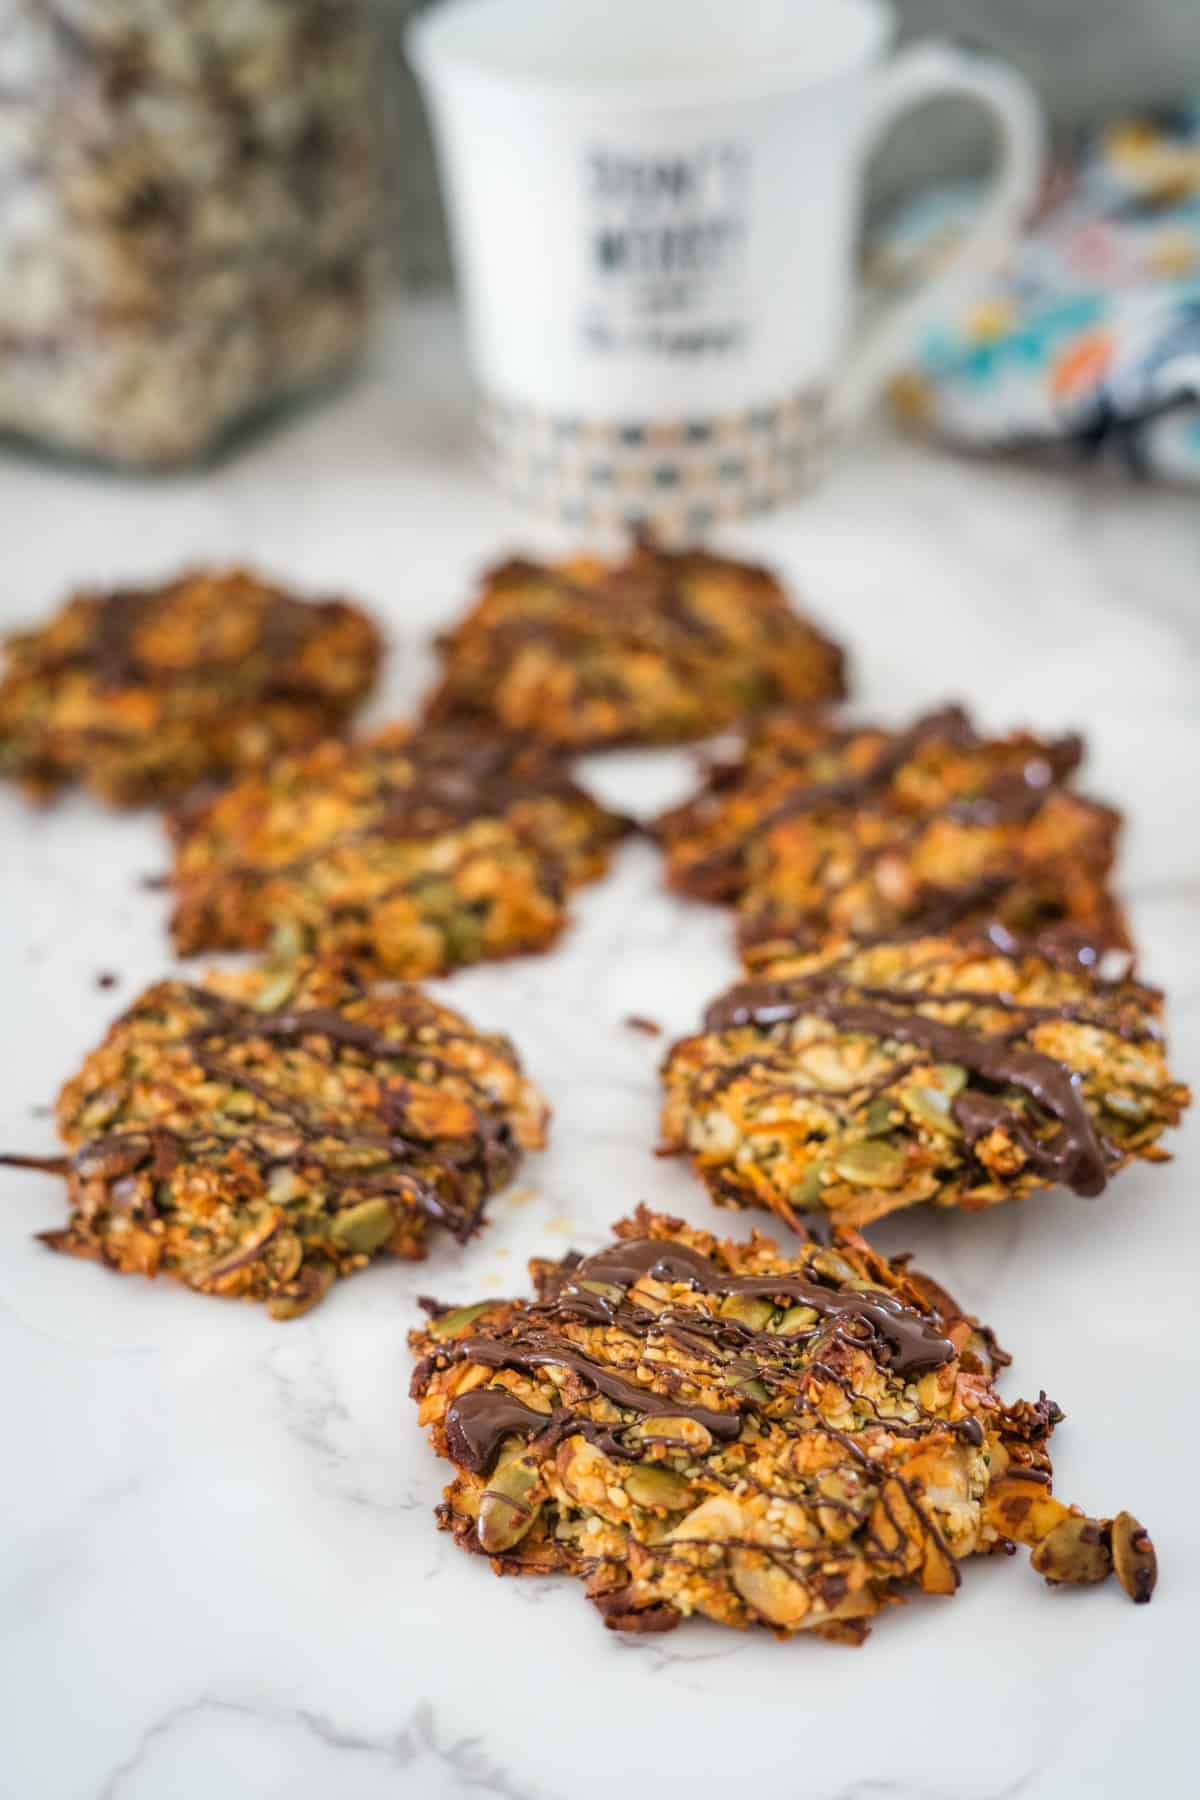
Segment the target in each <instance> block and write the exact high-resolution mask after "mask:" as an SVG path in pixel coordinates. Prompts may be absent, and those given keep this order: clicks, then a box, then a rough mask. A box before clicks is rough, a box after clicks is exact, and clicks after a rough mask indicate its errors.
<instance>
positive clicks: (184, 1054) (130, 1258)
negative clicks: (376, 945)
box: [3, 963, 547, 1319]
mask: <svg viewBox="0 0 1200 1800" xmlns="http://www.w3.org/2000/svg"><path fill="white" fill-rule="evenodd" d="M546 1118H547V1109H546V1107H545V1104H544V1103H543V1101H542V1099H541V1096H540V1095H539V1094H538V1092H537V1090H536V1089H535V1088H534V1086H533V1085H532V1083H530V1082H529V1081H527V1080H526V1079H525V1078H524V1077H523V1075H522V1073H521V1066H520V1063H519V1061H518V1059H517V1055H516V1052H515V1050H514V1049H513V1047H512V1045H511V1044H510V1043H509V1041H508V1039H507V1038H504V1037H499V1036H495V1035H491V1034H488V1033H484V1032H478V1031H476V1030H475V1029H474V1028H473V1027H472V1026H471V1025H469V1024H468V1023H467V1021H466V1020H465V1019H464V1018H462V1016H461V1015H460V1014H458V1013H455V1012H451V1011H450V1010H449V1009H448V1008H447V1007H443V1006H438V1005H437V1004H435V1002H434V1001H432V1000H430V999H428V998H427V997H426V996H425V995H424V994H422V993H420V992H419V991H418V990H417V989H415V988H410V987H396V986H388V987H383V986H379V987H375V988H366V987H364V986H362V985H361V984H360V983H358V982H357V981H355V980H354V979H353V978H352V977H351V976H350V975H348V974H347V973H346V972H345V971H342V970H338V969H335V968H333V967H331V966H329V965H325V966H321V965H314V964H301V963H295V964H293V965H292V967H291V969H290V970H289V971H288V972H287V974H286V975H284V976H279V975H271V974H269V973H267V972H266V971H264V970H261V969H251V970H243V971H239V972H238V973H237V974H226V975H221V976H216V975H213V976H210V977H209V978H208V979H207V980H206V981H205V982H204V983H203V984H202V985H192V984H189V983H187V982H183V981H164V982H160V983H159V984H158V985H157V986H155V987H152V988H150V989H148V990H147V992H146V993H144V994H143V995H142V996H141V998H140V999H139V1000H137V1001H136V1002H135V1003H134V1005H133V1006H132V1007H131V1008H130V1009H129V1011H128V1012H126V1013H125V1014H124V1015H123V1016H122V1017H121V1018H119V1019H118V1020H117V1021H116V1023H115V1024H114V1025H113V1026H112V1028H111V1030H110V1031H109V1033H108V1036H107V1037H106V1038H105V1040H104V1042H103V1043H102V1044H101V1045H100V1047H99V1048H98V1049H97V1050H95V1051H93V1052H92V1054H91V1055H90V1056H89V1057H87V1059H86V1060H85V1062H84V1064H83V1067H82V1068H81V1070H80V1071H79V1073H78V1074H77V1075H76V1076H74V1077H73V1079H72V1080H70V1081H69V1082H68V1083H67V1084H66V1086H65V1087H64V1088H63V1091H62V1093H61V1095H60V1097H59V1101H58V1126H59V1132H60V1134H61V1136H62V1139H63V1141H64V1143H65V1144H66V1146H67V1151H68V1154H67V1155H66V1156H65V1157H63V1158H61V1159H57V1160H55V1159H49V1160H48V1161H47V1162H46V1163H45V1164H44V1165H42V1166H46V1167H48V1168H49V1169H51V1170H52V1171H53V1172H56V1173H61V1174H62V1175H65V1177H66V1180H67V1188H68V1195H69V1200H70V1207H71V1216H70V1220H69V1223H68V1224H67V1225H66V1227H65V1228H64V1229H62V1230H58V1231H49V1232H45V1233H43V1240H44V1241H45V1242H46V1243H47V1244H49V1245H50V1247H51V1248H52V1249H54V1250H63V1251H66V1252H68V1253H69V1254H70V1255H73V1256H83V1257H90V1258H92V1259H94V1260H95V1261H97V1262H102V1263H106V1264H108V1266H109V1267H110V1268H114V1269H117V1270H119V1271H120V1272H121V1273H122V1274H141V1275H157V1274H160V1273H161V1274H165V1275H171V1276H173V1277H174V1278H175V1279H176V1280H178V1281H182V1282H184V1283H186V1285H187V1286H188V1287H192V1288H196V1289H198V1290H199V1291H200V1292H201V1293H205V1294H221V1295H230V1296H236V1297H239V1298H243V1299H249V1300H261V1301H265V1302H266V1306H267V1310H268V1311H269V1312H270V1313H271V1314H272V1316H273V1317H275V1318H277V1319H289V1318H293V1317H295V1316H296V1315H297V1314H298V1313H302V1312H304V1311H306V1310H307V1309H308V1308H309V1307H310V1306H312V1305H313V1304H314V1303H315V1302H316V1301H318V1300H319V1299H321V1298H322V1296H323V1295H324V1294H325V1293H326V1292H327V1291H328V1289H329V1287H330V1286H331V1285H332V1283H333V1282H334V1281H335V1280H336V1279H337V1278H338V1277H339V1276H343V1275H350V1274H353V1273H354V1272H355V1271H356V1270H358V1269H361V1268H365V1266H366V1264H367V1262H368V1261H369V1260H370V1258H371V1257H372V1256H374V1255H376V1254H377V1253H378V1252H381V1251H383V1250H389V1251H391V1252H392V1253H393V1254H394V1255H397V1256H403V1257H409V1258H417V1257H421V1256H423V1255H424V1252H425V1240H426V1236H427V1233H428V1231H429V1229H430V1226H431V1225H440V1226H443V1227H445V1228H446V1229H448V1230H449V1231H451V1232H452V1233H453V1234H454V1236H455V1237H457V1238H459V1239H460V1240H465V1239H466V1238H468V1237H469V1236H470V1235H471V1234H472V1233H473V1232H474V1231H475V1230H476V1229H477V1227H478V1226H479V1223H480V1220H481V1217H482V1213H483V1208H484V1203H485V1202H486V1200H487V1198H488V1196H489V1195H490V1194H492V1193H494V1192H495V1191H496V1190H497V1189H499V1188H501V1187H503V1186H504V1185H505V1184H506V1183H507V1182H508V1181H509V1180H510V1178H511V1176H512V1174H513V1171H514V1170H515V1168H516V1166H517V1163H518V1162H519V1160H520V1156H521V1152H522V1151H523V1150H526V1149H536V1148H538V1147H539V1146H540V1145H541V1144H542V1143H543V1141H544V1129H545V1123H546ZM3 1160H5V1161H7V1162H10V1163H17V1164H22V1163H24V1164H32V1165H33V1166H39V1164H38V1159H36V1158H32V1159H30V1158H24V1159H23V1158H20V1157H6V1158H4V1159H3Z"/></svg>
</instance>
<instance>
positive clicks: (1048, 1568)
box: [1029, 1513, 1113, 1583]
mask: <svg viewBox="0 0 1200 1800" xmlns="http://www.w3.org/2000/svg"><path fill="white" fill-rule="evenodd" d="M1029 1560H1030V1561H1031V1562H1032V1564H1033V1566H1034V1568H1035V1569H1036V1570H1037V1572H1038V1574H1039V1575H1044V1576H1045V1577H1046V1580H1047V1581H1050V1582H1054V1583H1058V1582H1065V1581H1069V1582H1089V1581H1103V1580H1104V1578H1105V1576H1106V1575H1108V1574H1109V1572H1110V1571H1111V1569H1112V1566H1113V1565H1112V1555H1111V1553H1110V1551H1109V1547H1108V1543H1107V1540H1106V1537H1105V1531H1104V1527H1103V1526H1102V1525H1101V1524H1100V1521H1099V1520H1098V1519H1085V1518H1083V1517H1082V1516H1081V1515H1080V1514H1078V1513H1072V1514H1071V1516H1070V1517H1069V1518H1066V1519H1064V1520H1063V1521H1062V1523H1061V1524H1059V1525H1056V1526H1055V1527H1054V1529H1053V1531H1051V1532H1049V1533H1048V1534H1047V1536H1045V1537H1044V1538H1043V1539H1042V1541H1041V1543H1040V1544H1038V1546H1037V1547H1036V1549H1035V1550H1034V1552H1033V1555H1032V1556H1031V1557H1030V1559H1029Z"/></svg>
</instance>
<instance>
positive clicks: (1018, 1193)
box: [663, 937, 1190, 1225]
mask: <svg viewBox="0 0 1200 1800" xmlns="http://www.w3.org/2000/svg"><path fill="white" fill-rule="evenodd" d="M1160 1013H1161V995H1159V994H1158V993H1156V992H1155V991H1154V990H1153V989H1151V988H1147V987H1143V986H1141V985H1139V984H1138V983H1136V982H1133V981H1131V980H1122V981H1105V980H1101V979H1099V978H1098V977H1096V976H1094V975H1091V974H1089V973H1087V972H1086V971H1085V970H1083V969H1081V968H1080V967H1079V966H1078V965H1077V964H1074V965H1072V964H1070V963H1060V962H1056V961H1053V960H1051V959H1050V958H1048V957H1046V956H1043V955H1041V954H1039V953H1036V952H1034V951H1031V950H1020V951H1014V952H1013V953H1011V954H1006V953H1003V952H1001V951H999V950H997V949H995V948H994V947H992V946H990V945H980V944H971V943H963V942H960V941H958V940H955V939H951V938H944V937H943V938H919V939H913V940H906V941H899V942H891V943H879V944H874V945H869V946H865V947H855V946H850V947H848V948H845V947H844V948H842V949H840V950H826V951H824V952H822V953H819V954H814V955H810V956H806V957H796V958H793V959H791V960H790V961H786V962H780V963H778V964H776V965H775V966H774V967H773V968H772V969H771V970H770V971H769V973H767V974H766V975H764V976H763V977H762V978H761V979H757V980H752V981H747V982H744V983H743V984H742V985H741V986H740V987H734V988H732V989H730V991H729V992H728V993H726V994H724V995H723V996H722V997H721V998H720V999H719V1000H717V1001H716V1002H715V1003H714V1004H713V1005H712V1006H710V1007H709V1009H708V1012H707V1014H706V1017H705V1022H704V1029H703V1031H702V1032H700V1033H699V1034H698V1035H697V1036H695V1037H690V1038H685V1039H683V1040H682V1041H681V1042H680V1043H678V1044H676V1045H675V1046H674V1048H673V1049H672V1050H671V1051H670V1052H669V1054H668V1056H667V1058H666V1061H665V1063H664V1065H663V1080H664V1084H665V1088H666V1102H665V1106H664V1111H663V1135H664V1142H665V1148H666V1149H668V1150H671V1151H686V1152H687V1153H688V1154H689V1155H690V1156H691V1157H692V1159H693V1161H694V1163H695V1165H696V1168H697V1169H698V1171H699V1172H700V1174H701V1175H702V1176H703V1178H704V1180H705V1182H706V1183H707V1185H708V1187H709V1189H710V1190H711V1192H712V1194H713V1197H714V1199H716V1200H718V1201H722V1202H725V1203H727V1204H729V1205H731V1206H759V1207H766V1208H768V1209H770V1210H771V1211H773V1212H775V1213H778V1214H779V1216H780V1217H781V1218H783V1219H786V1220H787V1221H788V1222H789V1223H790V1224H793V1225H795V1224H797V1223H798V1220H799V1217H800V1215H802V1214H805V1213H814V1214H815V1213H822V1212H825V1213H829V1214H830V1215H832V1217H833V1218H835V1219H836V1220H838V1221H839V1222H841V1223H845V1224H849V1225H863V1224H866V1223H867V1222H869V1221H870V1220H872V1219H878V1218H881V1217H882V1216H883V1215H884V1214H885V1213H890V1212H895V1211H897V1210H899V1209H900V1208H902V1207H906V1206H915V1205H917V1204H918V1203H919V1202H921V1201H926V1200H928V1201H932V1202H934V1204H936V1205H938V1206H948V1207H949V1206H953V1207H960V1208H963V1209H964V1210H968V1211H976V1210H979V1209H981V1208H983V1207H988V1206H994V1205H996V1204H997V1203H998V1202H1000V1201H1002V1200H1010V1199H1020V1198H1023V1197H1024V1196H1025V1195H1027V1194H1029V1193H1031V1192H1033V1191H1034V1190H1035V1189H1037V1188H1044V1187H1050V1186H1055V1185H1058V1184H1060V1183H1061V1184H1064V1185H1066V1186H1068V1187H1071V1188H1073V1189H1074V1190H1075V1192H1076V1193H1079V1194H1085V1195H1093V1194H1098V1193H1099V1192H1100V1191H1101V1190H1102V1189H1103V1187H1104V1186H1105V1184H1106V1183H1107V1181H1108V1178H1109V1176H1110V1175H1112V1174H1115V1173H1116V1171H1117V1170H1119V1169H1121V1168H1122V1167H1123V1166H1124V1165H1125V1164H1126V1163H1128V1162H1130V1161H1131V1160H1133V1159H1134V1158H1142V1159H1143V1160H1145V1161H1148V1162H1157V1161H1162V1160H1163V1159H1164V1156H1165V1152H1163V1151H1162V1150H1161V1149H1160V1148H1159V1146H1158V1139H1159V1138H1160V1137H1161V1135H1162V1133H1163V1131H1164V1130H1165V1129H1166V1128H1167V1127H1168V1126H1171V1125H1175V1124H1177V1123H1178V1122H1179V1118H1180V1115H1181V1113H1182V1110H1183V1108H1184V1107H1185V1106H1186V1105H1187V1103H1188V1100H1189V1098H1190V1096H1189V1094H1188V1090H1187V1089H1186V1088H1185V1087H1183V1086H1182V1085H1181V1084H1180V1083H1178V1082H1176V1081H1173V1080H1172V1079H1171V1076H1170V1074H1169V1072H1168V1069H1167V1065H1166V1059H1165V1055H1164V1050H1163V1042H1162V1036H1161V1032H1160V1029H1159V1018H1160Z"/></svg>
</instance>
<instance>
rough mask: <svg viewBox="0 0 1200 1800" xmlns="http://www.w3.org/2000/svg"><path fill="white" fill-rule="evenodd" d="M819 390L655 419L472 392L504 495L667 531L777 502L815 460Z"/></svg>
mask: <svg viewBox="0 0 1200 1800" xmlns="http://www.w3.org/2000/svg"><path fill="white" fill-rule="evenodd" d="M824 413H825V409H824V402H823V394H822V392H821V391H820V390H819V389H816V388H805V389H802V390H801V391H799V392H797V393H794V394H792V395H790V396H789V397H788V398H787V399H786V400H783V401H781V402H780V403H779V404H778V405H775V406H764V407H754V408H751V409H749V410H746V411H742V412H736V413H725V414H718V415H714V416H712V417H709V418H700V419H690V420H681V421H677V422H660V421H648V420H629V421H627V422H625V423H619V424H613V423H603V422H599V421H596V420H588V419H581V418H576V417H571V416H570V415H569V414H563V415H557V416H556V415H553V414H549V413H544V412H541V411H539V410H537V409H536V408H534V407H528V406H521V405H518V404H514V403H513V402H510V401H504V400H499V399H497V398H495V397H494V396H492V395H487V394H485V395H483V396H482V397H481V402H480V428H481V432H482V438H483V449H484V455H485V457H486V460H487V463H488V466H489V468H490V470H491V472H492V474H493V476H494V478H495V480H496V481H497V482H498V483H499V485H500V486H501V487H502V488H503V489H504V490H505V492H506V493H508V494H509V495H510V496H511V497H512V498H513V499H515V500H518V501H519V502H520V503H521V504H523V505H526V506H532V507H536V508H537V509H538V510H539V511H541V512H543V513H547V514H549V515H551V516H552V517H554V518H556V519H559V520H561V521H562V522H563V523H565V524H569V525H575V526H595V527H597V528H606V527H622V526H629V525H635V524H645V525H649V526H652V527H653V528H654V529H655V530H656V531H659V532H661V533H663V534H664V535H668V536H672V535H673V536H679V535H691V534H694V533H696V532H699V531H703V530H704V529H705V528H706V527H707V526H709V525H711V524H712V523H713V522H714V521H715V520H717V519H727V518H733V517H735V516H737V515H738V514H741V513H748V512H756V511H759V510H760V509H762V508H764V507H767V506H772V505H775V504H777V503H778V502H779V501H780V500H781V499H784V498H786V496H788V495H789V494H793V493H795V492H796V491H797V490H798V489H800V488H803V487H806V486H808V485H809V483H811V482H812V481H814V480H815V479H816V478H817V477H818V476H819V475H820V474H821V472H822V470H823V468H824V464H825V458H826V448H827V445H826V436H827V434H826V429H825V417H824Z"/></svg>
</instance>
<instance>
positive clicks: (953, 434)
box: [871, 100, 1200, 481]
mask: <svg viewBox="0 0 1200 1800" xmlns="http://www.w3.org/2000/svg"><path fill="white" fill-rule="evenodd" d="M974 204H975V194H974V191H973V190H972V189H971V188H970V187H969V186H966V185H964V186H959V187H956V188H942V189H938V190H935V191H934V192H933V193H930V194H926V195H925V196H923V197H922V198H921V199H920V200H918V201H917V202H916V203H915V204H914V205H912V206H909V207H907V208H906V209H905V210H904V211H903V212H902V214H901V215H900V217H899V218H898V219H897V220H896V221H895V222H894V223H893V224H892V225H891V226H889V228H888V229H887V230H886V231H885V232H884V234H883V236H882V238H881V240H880V241H879V242H878V243H877V244H876V246H875V247H874V250H873V251H872V254H871V262H872V272H873V274H874V275H875V276H876V277H877V278H878V279H879V280H881V281H882V282H884V283H885V284H886V285H893V284H896V283H898V282H900V281H902V280H907V279H910V278H912V277H914V276H916V275H919V274H920V273H922V272H928V269H929V267H930V266H931V264H934V263H936V261H937V260H938V259H939V258H940V257H942V256H944V255H945V253H946V251H947V250H948V249H949V248H950V246H951V244H952V243H953V240H954V238H955V236H956V235H957V233H958V230H959V229H960V227H961V225H962V223H963V222H964V220H965V219H966V218H967V216H968V215H969V213H970V210H971V208H972V207H973V205H974ZM892 397H893V400H894V403H895V405H896V408H897V410H898V412H899V413H900V415H901V417H902V418H903V419H904V420H905V421H906V422H908V423H910V424H912V425H914V426H917V427H919V428H921V429H924V430H927V431H929V432H931V433H934V434H936V435H938V436H941V437H943V438H945V439H947V440H948V441H952V442H955V443H958V444H961V445H963V446H967V447H971V448H979V449H1033V448H1050V447H1054V446H1057V447H1059V448H1060V450H1065V451H1066V452H1068V453H1069V454H1072V455H1076V456H1079V455H1087V456H1095V457H1100V456H1103V457H1105V458H1110V459H1116V460H1118V461H1120V462H1122V463H1124V465H1125V466H1126V467H1128V468H1129V469H1131V470H1133V471H1136V472H1137V473H1139V474H1153V475H1161V476H1164V477H1168V478H1170V479H1173V480H1187V481H1200V100H1197V101H1196V102H1195V103H1193V105H1192V106H1190V107H1189V108H1187V109H1186V110H1184V111H1183V112H1180V113H1176V114H1174V115H1173V116H1171V117H1170V118H1168V119H1156V120H1153V121H1150V120H1136V121H1127V122H1124V123H1121V124H1118V125H1115V126H1113V127H1112V128H1110V129H1109V130H1108V131H1106V132H1105V133H1104V134H1103V135H1102V136H1101V137H1100V138H1099V139H1098V140H1096V141H1095V142H1094V143H1093V144H1091V145H1089V147H1088V148H1087V150H1086V152H1085V154H1084V155H1083V156H1082V158H1081V159H1080V160H1079V162H1078V163H1077V164H1076V165H1075V166H1074V167H1073V168H1070V169H1058V170H1055V171H1054V172H1053V173H1052V174H1051V176H1050V177H1049V179H1048V181H1047V187H1046V195H1045V199H1044V203H1043V205H1042V208H1041V209H1040V211H1039V214H1038V216H1037V218H1036V219H1035V220H1034V221H1033V223H1032V224H1031V226H1030V228H1029V231H1028V233H1027V235H1026V237H1025V238H1024V240H1023V241H1022V243H1021V244H1020V245H1019V247H1018V249H1017V251H1016V253H1015V254H1014V255H1013V257H1012V258H1011V259H1010V261H1009V263H1008V265H1007V266H1006V267H1005V268H1004V269H1002V270H1001V271H1000V272H999V273H998V274H994V275H992V276H990V277H988V278H986V279H985V280H984V281H983V282H982V283H981V284H980V285H979V286H978V287H977V289H976V291H975V293H974V294H973V295H972V296H971V298H970V299H969V301H968V302H967V303H966V304H965V305H963V306H961V307H960V308H959V309H958V310H957V311H956V312H955V313H954V314H953V315H951V316H948V317H947V318H945V319H943V320H942V321H940V322H939V323H938V324H937V326H936V327H934V328H933V329H931V330H929V331H928V332H927V333H926V335H925V337H924V338H923V340H922V342H921V345H920V348H919V352H918V354H917V356H916V358H915V360H914V363H913V366H912V368H911V369H910V370H908V371H907V372H906V373H905V374H904V375H902V376H901V377H900V378H899V379H898V380H897V381H896V382H895V383H894V386H893V390H892Z"/></svg>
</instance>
